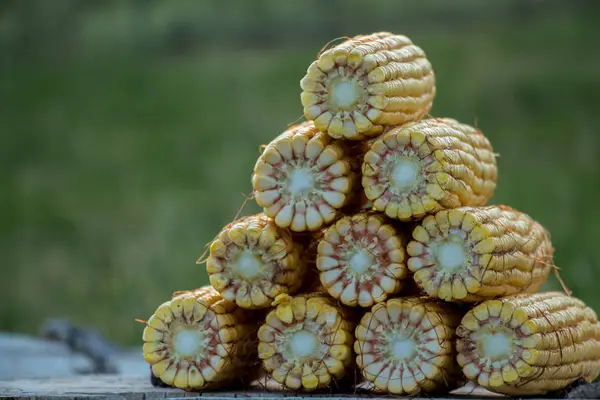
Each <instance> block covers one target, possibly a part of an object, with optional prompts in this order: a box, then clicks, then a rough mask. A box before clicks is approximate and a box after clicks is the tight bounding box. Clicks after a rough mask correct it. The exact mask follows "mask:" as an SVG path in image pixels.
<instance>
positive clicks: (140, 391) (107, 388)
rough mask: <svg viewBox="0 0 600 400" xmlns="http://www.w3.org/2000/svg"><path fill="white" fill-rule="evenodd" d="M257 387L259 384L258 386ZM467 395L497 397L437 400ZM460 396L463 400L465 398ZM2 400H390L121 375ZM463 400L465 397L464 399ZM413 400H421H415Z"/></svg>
mask: <svg viewBox="0 0 600 400" xmlns="http://www.w3.org/2000/svg"><path fill="white" fill-rule="evenodd" d="M256 386H257V387H258V384H257V385H256ZM460 395H462V396H464V395H468V398H483V397H485V398H490V397H497V395H493V394H491V393H490V392H487V391H485V390H483V389H480V388H468V387H465V388H462V389H459V390H458V391H455V392H453V395H452V396H448V397H441V398H438V399H445V398H447V399H450V398H457V396H460ZM462 396H461V397H462ZM0 397H1V398H6V397H10V398H17V399H51V400H58V399H61V400H63V399H64V400H66V399H95V400H98V399H126V400H146V399H148V400H149V399H163V398H170V399H173V398H183V397H206V398H210V399H211V400H221V399H234V398H282V397H285V398H286V399H287V400H296V399H297V400H300V399H311V400H316V399H330V400H331V399H351V398H359V399H363V398H364V399H374V400H377V399H389V398H391V397H390V396H386V395H369V394H353V393H347V394H329V393H321V394H310V395H307V394H300V393H295V392H281V391H277V390H274V391H272V390H264V389H262V390H258V389H256V390H250V391H238V392H227V391H218V392H216V391H215V392H202V393H192V392H185V391H182V390H179V389H163V388H155V387H152V385H151V384H150V380H149V379H148V378H142V377H139V376H135V377H133V376H131V377H127V376H120V375H88V376H80V377H71V378H54V379H20V380H13V381H0ZM462 398H464V397H462ZM413 399H419V398H416V397H413Z"/></svg>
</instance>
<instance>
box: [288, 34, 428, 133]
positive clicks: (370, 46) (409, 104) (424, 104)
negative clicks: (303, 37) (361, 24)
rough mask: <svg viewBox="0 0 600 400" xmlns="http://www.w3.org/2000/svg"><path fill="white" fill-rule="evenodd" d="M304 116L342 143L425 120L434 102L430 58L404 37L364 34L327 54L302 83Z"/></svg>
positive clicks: (313, 66)
mask: <svg viewBox="0 0 600 400" xmlns="http://www.w3.org/2000/svg"><path fill="white" fill-rule="evenodd" d="M300 86H301V87H302V90H303V92H302V95H301V99H302V105H303V106H304V115H305V116H306V118H307V119H309V120H314V122H315V125H316V127H317V128H318V129H319V130H321V131H323V132H327V133H328V134H329V135H330V136H332V137H334V138H336V139H340V138H345V139H363V138H365V137H372V136H376V135H378V134H380V133H381V132H382V131H383V128H384V127H385V126H390V125H399V124H403V123H405V122H408V121H414V120H417V119H420V118H421V117H423V116H424V115H425V114H426V113H427V112H428V111H429V109H430V108H431V105H432V102H433V99H434V97H435V91H436V89H435V77H434V73H433V70H432V67H431V64H430V63H429V61H428V60H427V58H426V56H425V53H424V52H423V50H421V49H420V48H419V47H417V46H415V45H414V44H412V42H411V41H410V39H409V38H407V37H406V36H403V35H394V34H391V33H388V32H379V33H374V34H371V35H360V36H356V37H354V38H352V39H349V40H347V41H346V42H344V43H341V44H339V45H337V46H335V47H333V48H331V49H329V50H327V51H325V52H323V53H322V54H321V55H320V56H319V58H318V59H317V60H316V61H314V62H313V63H312V64H311V65H310V67H309V68H308V71H307V73H306V76H305V77H304V78H303V79H302V80H301V82H300Z"/></svg>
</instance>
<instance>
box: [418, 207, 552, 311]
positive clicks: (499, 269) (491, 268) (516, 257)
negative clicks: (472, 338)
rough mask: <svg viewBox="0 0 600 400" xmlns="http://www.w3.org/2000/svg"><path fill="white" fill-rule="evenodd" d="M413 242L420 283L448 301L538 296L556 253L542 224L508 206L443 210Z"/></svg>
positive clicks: (423, 226)
mask: <svg viewBox="0 0 600 400" xmlns="http://www.w3.org/2000/svg"><path fill="white" fill-rule="evenodd" d="M413 238H414V240H413V241H411V242H410V243H409V244H408V246H407V252H408V255H409V256H410V258H409V259H408V262H407V265H408V268H409V269H410V270H411V271H412V272H414V275H413V277H414V280H415V282H416V283H417V284H418V285H419V286H420V287H421V288H423V289H424V290H425V291H426V292H427V294H428V295H429V296H432V297H438V298H441V299H444V300H447V301H465V302H473V301H479V300H486V299H491V298H495V297H500V296H508V295H512V294H517V293H532V292H535V291H537V290H538V289H539V288H540V286H541V285H542V284H543V283H544V282H545V281H546V279H547V278H548V275H549V273H550V269H551V265H552V256H553V252H554V249H553V248H552V244H551V242H550V237H549V235H548V233H547V231H546V230H545V229H544V227H542V225H540V224H539V223H538V222H536V221H534V220H533V219H531V217H529V216H528V215H527V214H524V213H520V212H518V211H516V210H514V209H512V208H509V207H506V206H489V207H461V208H457V209H454V210H443V211H440V212H438V213H436V214H435V216H433V215H430V216H427V217H426V218H425V219H424V220H423V221H422V223H421V224H420V225H419V226H417V227H416V228H415V229H414V231H413Z"/></svg>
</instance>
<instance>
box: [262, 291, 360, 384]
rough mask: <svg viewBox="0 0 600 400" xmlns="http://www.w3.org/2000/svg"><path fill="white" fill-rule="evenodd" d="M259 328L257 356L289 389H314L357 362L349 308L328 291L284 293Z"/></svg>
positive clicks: (342, 374) (327, 382) (339, 375)
mask: <svg viewBox="0 0 600 400" xmlns="http://www.w3.org/2000/svg"><path fill="white" fill-rule="evenodd" d="M274 306H276V308H275V309H274V310H273V311H271V312H270V313H269V314H268V315H267V318H266V321H265V323H264V324H263V325H262V326H261V327H260V329H259V330H258V339H259V345H258V356H259V358H260V359H262V360H263V366H264V368H265V370H266V371H267V372H268V373H269V374H270V375H271V376H272V378H273V379H274V380H275V381H277V382H279V383H280V384H282V385H284V386H285V387H286V388H288V389H304V390H315V389H318V388H324V387H327V386H328V385H329V384H330V383H331V382H332V379H336V378H341V377H342V376H344V374H345V373H346V372H347V369H348V366H349V365H350V364H351V362H352V349H351V345H352V340H353V335H352V329H354V325H353V324H352V321H351V319H350V318H348V316H347V315H346V313H345V311H344V310H343V309H342V308H341V307H339V306H337V305H336V304H335V303H334V302H333V301H332V299H331V298H329V297H326V296H325V295H324V294H319V293H313V294H306V295H301V296H296V297H290V296H288V295H281V296H279V297H278V298H277V299H276V300H275V302H274Z"/></svg>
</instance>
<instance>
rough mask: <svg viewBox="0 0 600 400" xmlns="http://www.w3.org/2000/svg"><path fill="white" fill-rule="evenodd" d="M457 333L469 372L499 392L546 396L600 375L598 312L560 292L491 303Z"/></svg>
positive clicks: (482, 306)
mask: <svg viewBox="0 0 600 400" xmlns="http://www.w3.org/2000/svg"><path fill="white" fill-rule="evenodd" d="M456 332H457V335H458V337H459V339H458V341H457V351H458V356H457V360H458V363H459V364H460V366H461V367H462V369H463V372H464V374H465V375H466V376H467V378H469V379H471V380H473V381H476V382H478V383H479V384H480V385H481V386H483V387H485V388H487V389H489V390H492V391H495V392H499V393H504V394H509V395H535V394H545V393H547V392H552V391H556V390H561V389H564V388H565V387H567V386H568V385H569V384H571V383H572V382H574V381H575V380H576V379H577V378H579V377H583V378H585V379H586V380H587V381H588V382H589V381H592V380H594V379H595V378H596V377H597V376H598V375H599V374H600V324H599V323H598V319H597V316H596V314H595V313H594V311H593V310H592V309H590V308H589V307H586V306H585V304H584V303H583V302H582V301H580V300H578V299H576V298H573V297H569V296H567V295H565V294H563V293H560V292H546V293H536V294H531V295H516V296H512V297H506V298H502V299H498V300H488V301H485V302H483V303H481V304H479V305H477V306H476V307H475V308H473V309H472V310H471V311H469V312H468V313H467V314H466V315H465V316H464V317H463V319H462V322H461V325H460V326H459V327H458V328H457V331H456Z"/></svg>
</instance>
